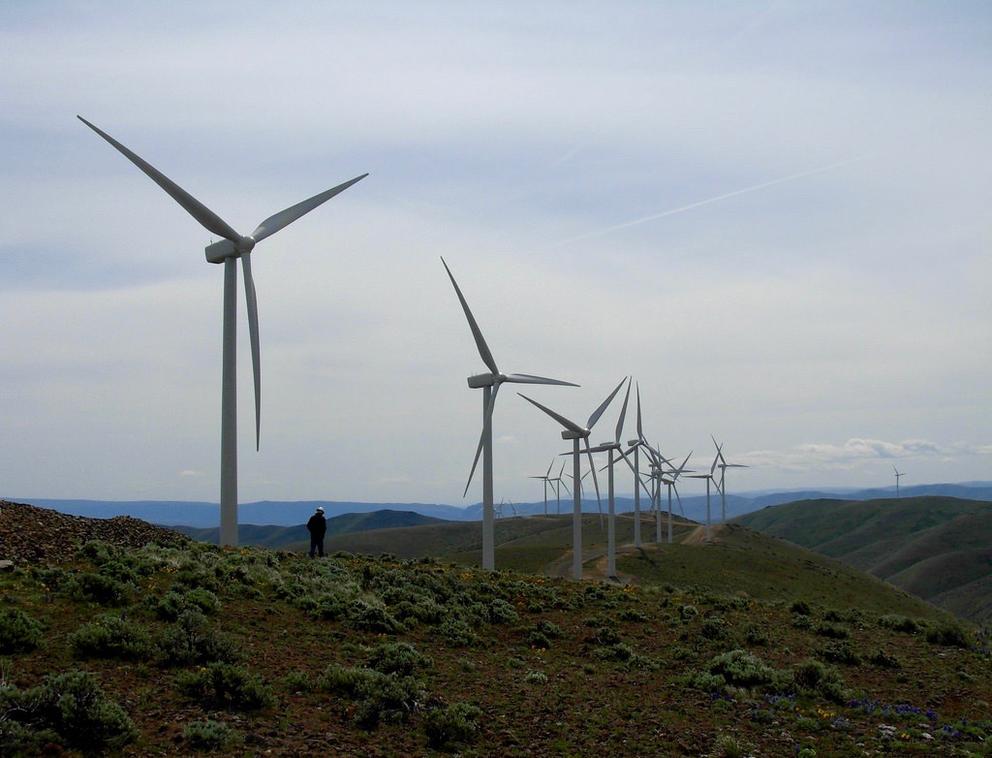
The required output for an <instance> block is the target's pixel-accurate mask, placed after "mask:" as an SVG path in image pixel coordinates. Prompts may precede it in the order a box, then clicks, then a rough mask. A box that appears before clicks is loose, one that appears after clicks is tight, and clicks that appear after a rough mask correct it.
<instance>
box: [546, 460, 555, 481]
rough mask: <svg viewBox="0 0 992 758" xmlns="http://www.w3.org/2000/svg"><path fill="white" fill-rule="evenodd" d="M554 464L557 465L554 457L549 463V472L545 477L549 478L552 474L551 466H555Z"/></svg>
mask: <svg viewBox="0 0 992 758" xmlns="http://www.w3.org/2000/svg"><path fill="white" fill-rule="evenodd" d="M554 465H555V459H554V458H552V459H551V463H549V464H548V471H547V473H546V474H545V475H544V478H545V479H547V478H548V477H549V476H551V468H552V466H554Z"/></svg>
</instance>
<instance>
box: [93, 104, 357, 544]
mask: <svg viewBox="0 0 992 758" xmlns="http://www.w3.org/2000/svg"><path fill="white" fill-rule="evenodd" d="M76 118H78V119H79V120H80V121H82V122H83V123H84V124H86V126H88V127H89V128H90V129H92V130H93V131H94V132H96V133H97V134H99V135H100V136H101V137H103V138H104V139H105V140H106V141H107V142H109V143H110V144H111V145H112V146H113V147H115V148H116V149H117V150H118V151H119V152H120V153H121V154H122V155H123V156H124V157H125V158H127V159H128V160H129V161H131V163H133V164H134V165H135V166H137V167H138V168H139V169H141V170H142V171H143V172H144V173H145V174H146V175H147V176H148V178H149V179H151V180H152V181H153V182H155V183H156V184H157V185H158V186H159V187H161V188H162V189H163V190H165V191H166V192H167V193H168V194H169V196H170V197H172V199H173V200H175V201H176V202H177V203H179V205H181V206H182V207H183V208H184V209H185V210H186V212H187V213H189V214H190V215H191V216H192V217H193V218H195V219H196V220H197V221H199V222H200V225H201V226H203V227H204V228H205V229H206V230H207V231H210V232H213V233H214V234H217V235H219V236H221V237H223V238H224V239H223V240H222V241H221V242H215V243H213V244H211V245H208V246H207V248H206V255H207V261H209V262H210V263H223V264H224V338H223V339H224V343H223V344H224V347H223V363H222V371H221V433H220V544H221V545H225V546H234V545H237V544H238V440H237V437H238V417H237V410H238V408H237V405H238V397H237V372H236V367H237V361H236V357H237V353H236V350H237V339H236V335H237V321H236V316H237V299H238V290H237V287H238V269H237V263H236V261H237V259H238V258H240V259H241V267H242V271H243V273H244V279H245V302H246V303H247V306H248V335H249V338H250V341H251V364H252V371H253V373H254V379H255V449H256V450H258V447H259V442H260V437H261V407H262V379H261V367H260V365H259V364H260V359H259V344H258V303H257V301H256V298H255V281H254V279H253V278H252V275H251V259H250V255H251V252H252V250H253V249H254V247H255V245H256V244H257V243H259V242H261V241H262V240H263V239H265V238H266V237H269V236H271V235H273V234H275V233H276V232H278V231H279V230H280V229H283V228H284V227H286V226H288V225H289V224H291V223H293V222H294V221H296V220H297V219H298V218H300V217H301V216H304V215H306V214H307V213H309V212H310V211H312V210H313V209H314V208H316V207H317V206H319V205H321V204H322V203H324V202H326V201H328V200H330V199H331V198H332V197H334V196H335V195H337V194H338V193H339V192H343V191H344V190H346V189H348V187H350V186H351V185H353V184H355V183H356V182H358V181H361V180H362V179H364V178H365V177H366V176H368V174H362V175H361V176H356V177H355V178H354V179H351V180H349V181H347V182H344V183H343V184H339V185H338V186H336V187H332V188H331V189H329V190H327V191H325V192H321V193H320V194H319V195H314V196H313V197H311V198H309V199H307V200H304V201H302V202H300V203H297V204H296V205H292V206H290V207H289V208H286V209H285V210H282V211H279V212H278V213H276V214H274V215H272V216H269V217H268V218H267V219H265V221H263V222H262V223H261V224H259V225H258V226H257V227H256V228H255V231H253V232H252V233H251V234H250V235H248V236H247V237H244V236H242V235H240V234H238V232H236V231H235V230H234V228H233V227H231V226H230V225H229V224H228V223H227V222H226V221H224V219H222V218H221V217H220V216H218V215H217V214H216V213H214V212H213V211H212V210H210V209H209V208H207V206H205V205H204V204H203V203H201V202H200V201H199V200H197V199H196V198H195V197H193V196H192V195H191V194H189V193H188V192H187V191H186V190H184V189H183V188H182V187H180V186H179V185H178V184H176V183H175V182H174V181H172V180H171V179H170V178H169V177H167V176H166V175H165V174H163V173H162V172H161V171H159V170H158V169H157V168H155V167H154V166H152V165H151V164H150V163H147V162H146V161H145V160H143V159H142V158H140V157H139V156H138V155H136V154H135V153H133V152H131V151H130V150H128V149H127V148H126V147H124V145H122V144H121V143H120V142H118V141H117V140H115V139H114V138H113V137H111V136H110V135H109V134H107V133H106V132H104V131H101V130H100V129H98V128H97V127H95V126H94V125H93V124H91V123H90V122H89V121H87V120H86V119H85V118H83V117H82V116H77V117H76Z"/></svg>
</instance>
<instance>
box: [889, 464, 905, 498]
mask: <svg viewBox="0 0 992 758" xmlns="http://www.w3.org/2000/svg"><path fill="white" fill-rule="evenodd" d="M892 470H893V471H894V472H895V474H896V497H897V498H898V497H899V480H900V479H902V478H903V477H904V476H906V474H904V473H903V472H901V471H899V469H897V468H896V467H895V466H893V467H892Z"/></svg>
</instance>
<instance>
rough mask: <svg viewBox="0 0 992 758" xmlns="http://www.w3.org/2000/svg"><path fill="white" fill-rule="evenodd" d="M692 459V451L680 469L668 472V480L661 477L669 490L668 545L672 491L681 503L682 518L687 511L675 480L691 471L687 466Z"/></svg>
mask: <svg viewBox="0 0 992 758" xmlns="http://www.w3.org/2000/svg"><path fill="white" fill-rule="evenodd" d="M691 457H692V451H690V452H689V455H687V456H686V457H685V460H684V461H682V465H681V466H679V467H678V468H672V470H671V471H668V472H666V473H667V474H668V477H669V478H668V479H666V478H665V477H664V476H661V477H659V481H660V482H661V483H662V484H664V485H665V487H666V488H667V489H668V544H669V545H671V544H672V490H675V497H676V498H678V501H679V510H680V511H682V516H683V517H684V516H685V510H684V509H683V508H682V498H681V497H680V496H679V488H678V487H676V486H675V480H676V479H678V478H679V477H680V476H681V475H682V474H684V473H685V472H686V471H689V470H690V469H687V468H686V464H687V463H689V459H690V458H691ZM660 536H661V535H659V539H658V541H659V542H661V539H660Z"/></svg>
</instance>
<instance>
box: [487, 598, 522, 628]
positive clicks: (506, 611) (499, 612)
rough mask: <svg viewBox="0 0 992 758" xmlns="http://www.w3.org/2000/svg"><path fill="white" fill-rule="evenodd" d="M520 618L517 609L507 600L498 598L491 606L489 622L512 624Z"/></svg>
mask: <svg viewBox="0 0 992 758" xmlns="http://www.w3.org/2000/svg"><path fill="white" fill-rule="evenodd" d="M519 618H520V616H519V615H518V614H517V609H516V608H514V607H513V606H512V605H510V604H509V603H508V602H506V601H505V600H500V599H499V598H497V599H496V600H493V602H492V604H491V605H490V606H489V623H491V624H512V623H513V622H514V621H516V620H517V619H519Z"/></svg>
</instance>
